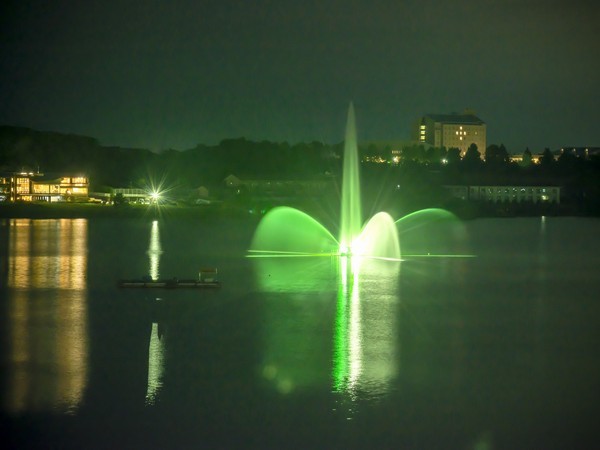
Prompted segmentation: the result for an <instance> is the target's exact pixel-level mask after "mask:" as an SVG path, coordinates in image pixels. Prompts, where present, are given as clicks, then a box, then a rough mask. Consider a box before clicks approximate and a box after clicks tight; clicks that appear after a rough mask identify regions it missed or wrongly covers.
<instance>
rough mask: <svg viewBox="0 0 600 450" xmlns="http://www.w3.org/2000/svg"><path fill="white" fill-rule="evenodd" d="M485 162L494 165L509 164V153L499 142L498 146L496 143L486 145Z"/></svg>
mask: <svg viewBox="0 0 600 450" xmlns="http://www.w3.org/2000/svg"><path fill="white" fill-rule="evenodd" d="M485 162H486V164H490V165H494V166H501V165H505V164H509V163H510V155H509V154H508V151H507V150H506V147H504V144H500V145H499V146H498V145H496V144H491V145H488V147H487V148H486V149H485Z"/></svg>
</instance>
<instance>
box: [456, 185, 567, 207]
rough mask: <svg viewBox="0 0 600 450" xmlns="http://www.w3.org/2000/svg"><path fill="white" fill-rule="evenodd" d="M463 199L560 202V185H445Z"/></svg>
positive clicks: (495, 201)
mask: <svg viewBox="0 0 600 450" xmlns="http://www.w3.org/2000/svg"><path fill="white" fill-rule="evenodd" d="M445 188H446V189H447V190H448V191H449V192H450V193H451V194H452V196H453V197H456V198H460V199H462V200H478V201H486V202H494V203H499V202H510V203H522V202H528V203H555V204H559V203H560V187H559V186H464V185H462V186H445Z"/></svg>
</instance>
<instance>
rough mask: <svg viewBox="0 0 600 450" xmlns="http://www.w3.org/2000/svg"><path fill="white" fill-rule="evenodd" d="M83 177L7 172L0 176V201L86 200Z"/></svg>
mask: <svg viewBox="0 0 600 450" xmlns="http://www.w3.org/2000/svg"><path fill="white" fill-rule="evenodd" d="M88 191H89V179H88V178H87V177H85V176H80V175H78V176H71V175H57V174H43V173H40V172H7V173H1V174H0V201H10V202H16V201H24V202H35V201H38V202H39V201H42V202H61V201H84V200H87V199H88Z"/></svg>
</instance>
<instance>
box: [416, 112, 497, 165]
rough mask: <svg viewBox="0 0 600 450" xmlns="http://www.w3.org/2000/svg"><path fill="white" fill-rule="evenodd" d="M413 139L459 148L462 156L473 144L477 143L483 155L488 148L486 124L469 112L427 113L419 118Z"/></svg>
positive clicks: (447, 147) (424, 142)
mask: <svg viewBox="0 0 600 450" xmlns="http://www.w3.org/2000/svg"><path fill="white" fill-rule="evenodd" d="M413 139H414V140H415V141H417V142H419V143H422V144H429V145H432V146H434V147H446V149H449V148H453V147H454V148H458V149H460V155H461V157H463V156H465V153H466V152H467V149H468V148H469V146H470V145H471V144H475V145H477V150H479V152H480V153H481V154H482V155H483V154H484V153H485V149H486V125H485V122H484V121H483V120H481V119H480V118H479V117H477V116H476V115H475V114H472V113H469V112H467V113H465V114H456V113H453V114H426V115H425V116H423V117H421V118H420V119H419V120H418V122H417V126H416V129H415V130H414V131H413Z"/></svg>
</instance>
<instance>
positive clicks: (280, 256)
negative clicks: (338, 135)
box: [249, 105, 463, 401]
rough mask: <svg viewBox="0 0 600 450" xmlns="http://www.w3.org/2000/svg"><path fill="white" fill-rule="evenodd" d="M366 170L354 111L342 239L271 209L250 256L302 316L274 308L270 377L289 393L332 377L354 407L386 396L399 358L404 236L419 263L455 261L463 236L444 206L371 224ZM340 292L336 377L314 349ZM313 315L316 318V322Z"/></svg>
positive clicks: (267, 362) (264, 285)
mask: <svg viewBox="0 0 600 450" xmlns="http://www.w3.org/2000/svg"><path fill="white" fill-rule="evenodd" d="M359 166H360V164H359V157H358V148H357V139H356V126H355V117H354V108H353V106H352V105H350V108H349V111H348V120H347V126H346V135H345V142H344V161H343V180H342V198H341V208H340V209H341V211H340V212H341V214H340V230H339V235H338V238H337V239H336V237H334V235H333V234H332V233H331V232H330V231H329V230H327V229H326V228H325V227H324V226H323V225H322V224H321V223H319V222H318V221H317V220H315V219H314V218H313V217H311V216H309V215H308V214H306V213H304V212H302V211H300V210H298V209H295V208H291V207H277V208H274V209H272V210H271V211H269V212H268V213H267V214H266V215H265V217H264V218H263V219H262V221H261V222H260V224H259V226H258V228H257V229H256V232H255V234H254V238H253V240H252V243H251V246H250V249H249V256H250V257H253V258H256V259H255V263H256V264H255V269H256V274H257V277H258V280H257V281H258V282H259V285H260V287H261V289H262V291H263V292H265V293H275V294H278V293H281V292H285V293H290V294H292V295H290V296H287V297H286V299H287V302H286V304H288V305H289V306H290V308H291V309H292V310H293V311H294V313H293V314H281V311H279V310H278V309H275V313H273V316H272V317H271V316H267V317H266V318H265V329H264V332H265V335H266V337H265V342H266V345H265V352H264V361H263V368H264V370H263V375H264V377H265V378H266V379H267V380H269V381H270V382H271V383H273V385H274V386H275V388H276V389H277V390H278V391H279V392H282V393H286V394H287V393H290V392H292V391H294V390H297V389H301V388H302V387H303V386H307V385H310V384H314V383H319V381H320V380H323V377H327V378H329V380H330V381H331V382H332V385H333V390H334V391H335V392H344V393H348V394H349V396H350V397H349V398H350V399H351V401H353V399H354V398H355V397H356V395H357V393H358V392H361V395H364V394H365V393H367V394H368V395H370V396H380V395H383V394H385V392H386V391H387V390H388V389H389V384H390V381H391V380H392V379H393V378H394V377H395V376H396V374H397V371H398V367H397V364H398V360H399V347H398V342H397V339H396V335H397V332H396V329H397V324H396V309H397V305H398V301H399V283H398V280H399V274H400V261H401V253H400V238H399V235H401V236H402V237H403V242H402V247H403V251H405V249H408V253H406V255H409V256H410V257H411V258H413V257H420V256H425V257H439V256H454V255H452V253H453V252H454V253H455V251H456V248H452V246H453V243H456V242H457V241H460V240H461V239H462V237H463V236H462V234H461V231H460V230H462V225H461V224H460V223H459V221H458V220H457V219H456V217H455V216H454V215H453V214H451V213H449V212H447V211H444V210H441V209H427V210H422V211H417V212H415V213H412V214H410V215H408V216H406V217H404V218H402V219H400V220H398V221H396V222H394V220H393V219H392V217H391V216H390V215H389V214H387V213H385V212H379V213H377V214H375V215H374V216H373V217H371V218H370V219H369V220H368V221H366V223H365V224H364V226H363V218H362V210H361V196H360V174H359ZM438 225H441V228H439V227H438V228H436V226H438ZM448 225H450V226H448ZM457 227H458V228H457ZM456 234H460V235H461V236H459V239H455V238H454V235H456ZM405 238H406V241H405V240H404V239H405ZM442 241H443V242H442ZM442 249H444V250H443V251H440V250H442ZM332 291H333V292H337V301H336V304H337V307H336V313H335V323H334V336H333V342H332V350H333V352H332V354H330V355H329V357H330V358H331V359H330V361H331V372H329V373H328V374H327V373H323V368H324V367H326V365H324V364H322V360H323V355H322V354H321V353H320V352H318V351H316V350H315V348H323V347H322V346H321V345H319V344H318V343H317V342H318V339H319V333H318V330H319V323H320V321H321V320H322V315H321V314H320V313H319V311H320V308H322V306H319V305H323V303H322V300H323V298H324V296H325V297H327V296H328V293H330V292H332ZM267 298H269V297H267ZM278 298H279V297H278V296H277V295H276V296H275V300H274V301H277V299H278ZM267 311H271V309H267ZM267 314H271V313H270V312H268V313H267ZM296 315H299V316H301V317H302V318H303V319H304V322H303V326H304V328H302V329H297V326H296V322H297V318H296ZM307 317H310V318H314V320H310V321H307V320H306V318H307ZM313 324H314V327H313ZM311 330H312V331H311ZM290 336H295V337H294V338H292V339H290ZM298 342H300V343H306V346H302V345H300V344H298ZM313 344H314V345H313Z"/></svg>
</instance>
